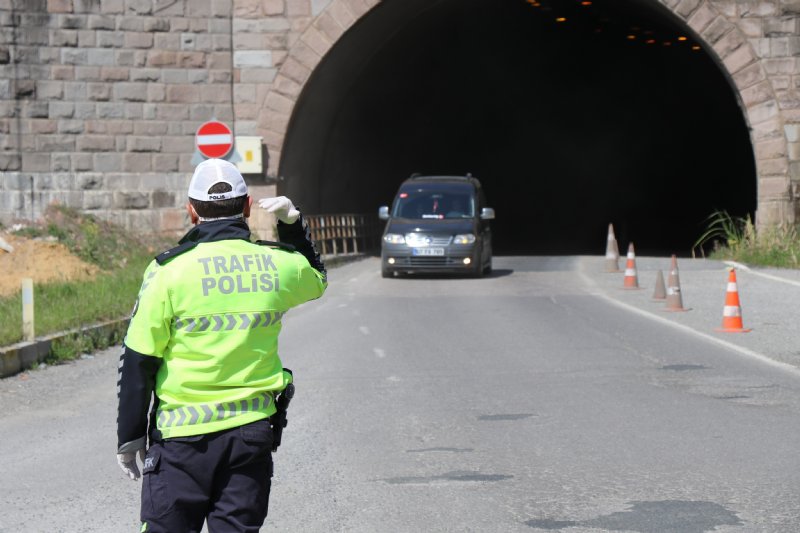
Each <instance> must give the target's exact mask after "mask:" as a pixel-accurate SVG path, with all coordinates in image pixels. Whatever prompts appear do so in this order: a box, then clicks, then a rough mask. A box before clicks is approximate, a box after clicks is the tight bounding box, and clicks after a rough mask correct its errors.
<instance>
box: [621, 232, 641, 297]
mask: <svg viewBox="0 0 800 533" xmlns="http://www.w3.org/2000/svg"><path fill="white" fill-rule="evenodd" d="M623 288H625V289H638V288H639V275H638V274H637V273H636V254H635V253H634V252H633V243H630V244H629V245H628V261H627V262H626V263H625V281H624V285H623Z"/></svg>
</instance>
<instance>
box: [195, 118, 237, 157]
mask: <svg viewBox="0 0 800 533" xmlns="http://www.w3.org/2000/svg"><path fill="white" fill-rule="evenodd" d="M194 144H195V146H197V149H198V150H199V151H200V153H201V154H203V155H204V156H206V157H213V158H220V157H225V156H226V155H228V153H230V151H231V148H233V132H232V131H231V129H230V128H229V127H228V126H227V125H225V124H223V123H222V122H217V121H216V120H212V121H210V122H206V123H205V124H202V125H201V126H200V127H199V128H197V133H196V134H195V136H194Z"/></svg>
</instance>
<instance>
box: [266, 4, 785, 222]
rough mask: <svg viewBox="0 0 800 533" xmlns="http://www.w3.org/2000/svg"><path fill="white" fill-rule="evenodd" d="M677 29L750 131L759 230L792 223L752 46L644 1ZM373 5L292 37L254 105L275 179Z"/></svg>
mask: <svg viewBox="0 0 800 533" xmlns="http://www.w3.org/2000/svg"><path fill="white" fill-rule="evenodd" d="M650 1H652V2H658V3H660V4H661V5H662V6H663V7H664V8H665V9H666V10H668V11H669V12H670V13H672V14H673V15H674V16H676V17H678V18H679V19H680V20H681V21H683V22H684V23H685V24H686V25H687V26H688V27H689V28H690V29H691V30H692V31H693V32H694V33H695V34H696V35H695V37H696V39H697V41H698V42H701V43H703V44H704V46H705V50H706V52H707V53H708V54H710V55H711V56H712V57H713V58H714V59H715V61H716V62H717V64H718V65H719V67H720V69H721V70H722V71H723V73H724V74H725V75H726V76H727V78H728V79H729V80H730V82H731V88H732V89H735V91H734V92H735V93H736V97H737V99H738V101H739V102H740V106H741V107H742V110H743V118H744V119H745V122H746V124H747V126H748V127H749V129H750V137H751V143H752V146H753V151H754V159H755V164H756V173H757V184H756V190H757V213H758V218H757V222H758V225H759V226H766V225H777V224H782V223H794V222H795V216H794V211H795V209H794V205H793V202H792V195H791V179H790V173H789V156H788V148H789V147H788V143H787V138H786V135H785V134H784V128H783V118H782V116H781V112H780V107H779V103H778V98H777V97H776V95H775V91H774V88H773V86H772V83H771V81H770V79H769V76H768V73H767V72H766V70H765V68H764V65H763V63H762V61H761V60H762V58H761V57H759V55H758V54H757V52H756V51H755V50H754V48H753V45H752V44H751V42H750V41H749V40H748V38H747V36H746V35H745V33H744V32H743V31H742V29H741V28H740V27H739V26H738V25H737V24H736V23H735V22H732V21H731V20H729V18H728V17H727V16H726V14H724V13H722V12H721V11H720V9H719V8H718V7H716V4H717V3H715V2H713V1H711V0H682V1H681V0H650ZM377 4H378V0H332V1H331V2H330V4H329V5H328V6H327V7H326V8H324V9H323V10H322V11H321V12H320V13H319V14H318V15H317V16H316V17H314V18H313V19H312V20H311V21H310V23H309V24H308V26H307V27H306V28H305V29H304V30H302V31H301V33H300V34H299V37H296V39H295V40H294V42H293V43H291V46H290V48H289V50H288V53H287V56H286V58H285V60H284V61H283V63H282V65H281V66H280V68H279V69H278V72H277V75H276V78H275V80H274V82H273V83H272V85H271V86H270V88H269V90H268V91H266V94H265V96H264V98H263V100H262V101H261V103H260V104H261V105H260V107H259V115H258V119H257V127H258V130H259V133H260V134H261V135H262V136H263V137H264V139H265V143H266V145H267V149H268V153H269V160H268V172H269V173H270V174H273V175H274V174H275V173H276V172H277V169H278V165H279V162H280V158H281V149H282V146H283V142H284V138H285V136H286V133H287V129H288V126H289V122H290V120H291V116H292V113H293V111H294V107H295V105H296V103H297V101H298V98H299V97H300V93H301V92H302V90H303V87H304V85H305V83H306V82H307V81H308V79H309V78H310V77H311V74H312V73H313V71H314V69H315V68H316V67H317V66H318V65H319V63H320V61H321V60H322V58H323V57H324V56H325V54H326V53H327V52H328V51H329V50H330V49H331V47H333V45H334V44H335V43H336V41H337V40H338V39H339V38H340V37H341V36H342V35H343V34H344V33H345V32H346V31H347V30H348V29H349V28H351V27H352V26H353V25H354V24H355V23H356V22H357V21H358V20H359V19H360V18H361V17H363V16H364V15H365V14H366V13H367V12H368V11H370V10H371V9H372V8H373V7H374V6H375V5H377Z"/></svg>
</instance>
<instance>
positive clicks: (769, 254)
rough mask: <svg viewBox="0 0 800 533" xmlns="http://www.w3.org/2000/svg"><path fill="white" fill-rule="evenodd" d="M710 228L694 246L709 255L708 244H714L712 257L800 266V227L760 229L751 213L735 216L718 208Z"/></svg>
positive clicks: (713, 214) (788, 266) (757, 263)
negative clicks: (799, 229) (707, 251)
mask: <svg viewBox="0 0 800 533" xmlns="http://www.w3.org/2000/svg"><path fill="white" fill-rule="evenodd" d="M706 222H707V228H706V231H705V232H703V234H702V235H701V236H700V238H699V239H697V241H696V242H695V244H694V247H693V248H692V252H693V255H694V254H695V251H696V250H699V251H700V252H701V254H702V255H703V256H705V251H704V247H705V246H707V245H709V244H710V245H711V246H712V248H711V250H710V252H709V257H712V258H715V259H731V260H735V261H739V262H741V263H749V264H753V265H762V266H775V267H784V268H798V267H800V236H799V235H798V231H797V227H795V226H791V225H780V226H774V227H766V228H760V229H759V230H758V231H756V228H755V226H754V225H753V222H752V220H751V219H750V217H749V216H746V217H732V216H730V215H729V214H728V213H727V212H725V211H715V212H714V213H712V214H711V215H710V216H709V217H708V218H707V219H706Z"/></svg>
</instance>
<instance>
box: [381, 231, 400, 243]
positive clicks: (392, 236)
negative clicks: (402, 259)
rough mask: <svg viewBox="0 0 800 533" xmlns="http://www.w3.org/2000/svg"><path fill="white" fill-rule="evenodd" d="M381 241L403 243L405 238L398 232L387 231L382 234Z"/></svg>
mask: <svg viewBox="0 0 800 533" xmlns="http://www.w3.org/2000/svg"><path fill="white" fill-rule="evenodd" d="M383 242H386V243H389V244H405V242H406V238H405V237H403V236H402V235H400V234H399V233H387V234H386V235H384V236H383Z"/></svg>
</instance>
